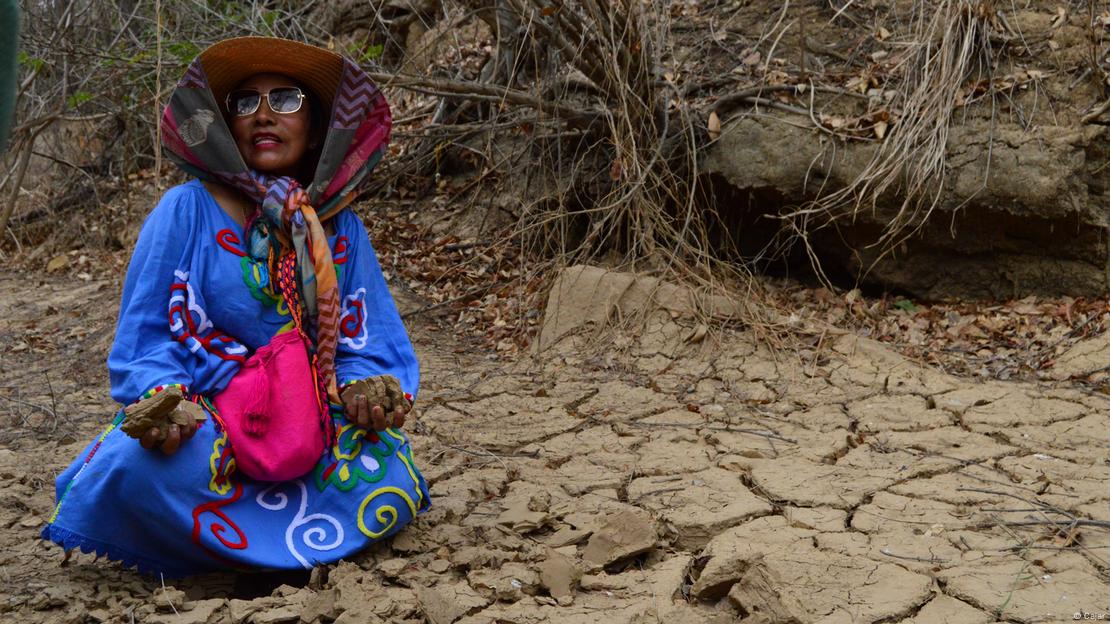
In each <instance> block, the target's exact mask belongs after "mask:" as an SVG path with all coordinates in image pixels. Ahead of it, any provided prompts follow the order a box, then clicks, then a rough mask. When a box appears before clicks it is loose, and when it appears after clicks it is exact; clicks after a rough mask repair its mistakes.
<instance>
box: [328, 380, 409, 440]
mask: <svg viewBox="0 0 1110 624" xmlns="http://www.w3.org/2000/svg"><path fill="white" fill-rule="evenodd" d="M341 398H342V399H343V405H344V408H345V411H346V413H347V419H348V420H350V421H351V422H353V423H355V424H356V425H358V426H360V427H364V428H370V427H371V426H372V427H373V428H374V431H384V430H386V429H388V428H390V427H397V428H400V427H402V426H403V425H404V424H405V416H407V415H408V412H409V409H411V405H409V402H408V400H407V399H405V396H404V392H403V391H402V390H401V384H400V383H399V382H398V381H397V378H396V377H393V376H392V375H378V376H376V377H370V378H368V379H361V380H359V381H356V382H354V383H352V384H350V385H348V386H347V388H346V389H345V390H343V394H342V396H341Z"/></svg>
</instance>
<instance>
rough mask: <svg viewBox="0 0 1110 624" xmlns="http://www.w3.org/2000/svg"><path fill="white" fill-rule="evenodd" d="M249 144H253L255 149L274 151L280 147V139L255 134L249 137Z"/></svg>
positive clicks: (268, 135)
mask: <svg viewBox="0 0 1110 624" xmlns="http://www.w3.org/2000/svg"><path fill="white" fill-rule="evenodd" d="M251 143H253V144H254V148H255V149H259V150H269V149H276V148H277V147H280V146H281V139H279V138H278V137H277V135H274V134H264V133H260V134H256V135H254V136H252V137H251Z"/></svg>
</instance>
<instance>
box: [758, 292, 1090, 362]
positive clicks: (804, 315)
mask: <svg viewBox="0 0 1110 624" xmlns="http://www.w3.org/2000/svg"><path fill="white" fill-rule="evenodd" d="M775 298H776V299H777V302H778V303H779V304H780V305H781V306H783V308H784V309H789V310H791V314H793V315H794V316H795V318H796V319H797V320H798V321H799V322H802V323H805V322H816V323H825V324H829V325H833V326H836V327H841V328H844V329H849V330H851V331H854V332H856V333H858V334H860V335H862V336H866V337H869V338H872V339H875V340H878V341H880V342H885V343H887V344H889V345H891V346H892V347H894V348H895V349H897V350H898V351H900V352H901V353H903V354H905V355H907V356H909V357H912V358H914V359H917V360H919V361H921V362H923V363H927V364H930V365H933V366H937V367H938V368H940V369H941V370H944V371H945V372H948V373H951V374H954V375H961V376H973V377H980V378H992V379H1001V380H1007V379H1039V378H1044V377H1047V376H1048V371H1049V369H1051V368H1052V366H1053V365H1054V364H1055V363H1056V357H1057V356H1058V355H1059V354H1060V353H1062V352H1063V351H1065V350H1067V349H1068V348H1069V347H1071V346H1072V345H1074V344H1075V343H1076V342H1078V341H1080V340H1082V339H1084V338H1090V337H1092V336H1095V335H1098V334H1101V333H1102V332H1104V331H1106V329H1107V327H1108V326H1110V306H1108V303H1107V301H1106V300H1105V299H1093V300H1091V299H1074V298H1071V297H1060V298H1052V299H1047V298H1046V299H1040V298H1037V297H1026V298H1025V299H1020V300H1017V301H1009V302H1002V303H998V302H953V303H922V302H914V301H911V300H910V299H906V298H904V297H892V296H881V297H878V298H869V297H864V296H863V295H862V294H861V293H860V291H859V290H852V291H850V292H848V293H847V294H837V293H834V292H832V291H831V290H828V289H826V288H816V289H813V288H801V287H796V286H795V287H788V288H782V289H779V290H777V291H776V293H775Z"/></svg>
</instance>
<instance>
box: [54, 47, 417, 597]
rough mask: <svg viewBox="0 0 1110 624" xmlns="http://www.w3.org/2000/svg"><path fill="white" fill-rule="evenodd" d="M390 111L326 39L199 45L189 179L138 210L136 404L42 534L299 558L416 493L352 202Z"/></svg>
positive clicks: (329, 557)
mask: <svg viewBox="0 0 1110 624" xmlns="http://www.w3.org/2000/svg"><path fill="white" fill-rule="evenodd" d="M390 123H391V121H390V115H389V108H388V106H387V104H386V102H385V100H384V98H383V97H382V95H381V94H380V93H379V92H378V90H377V89H376V87H375V86H374V84H373V83H372V82H371V81H370V79H369V78H368V77H367V76H366V74H365V73H364V72H363V71H362V70H361V69H359V67H358V66H357V65H356V64H354V63H353V62H351V61H349V60H347V59H344V58H343V57H341V56H339V55H336V54H334V53H332V52H329V51H327V50H323V49H320V48H315V47H312V46H308V45H304V44H300V43H296V42H292V41H286V40H282V39H270V38H255V37H248V38H241V39H232V40H228V41H223V42H221V43H218V44H216V45H213V46H212V47H210V48H208V49H207V50H205V51H204V52H203V53H201V54H200V56H199V57H198V58H197V60H196V61H194V62H193V64H192V65H191V66H190V67H189V69H188V71H187V72H186V74H185V76H184V78H182V80H181V82H180V83H179V84H178V86H177V88H176V90H175V91H174V93H173V96H172V98H171V100H170V104H169V105H168V106H167V107H166V111H165V114H164V116H163V120H162V133H163V140H164V143H165V147H166V149H167V150H168V152H169V154H170V156H171V157H172V159H173V160H174V162H175V163H176V164H177V165H178V166H180V167H181V168H182V169H183V170H184V171H186V172H187V173H188V174H190V175H192V176H195V177H196V178H197V179H196V180H192V181H190V182H187V183H185V184H182V185H180V186H177V187H175V188H172V189H170V190H169V191H168V192H166V194H165V195H164V196H163V197H162V200H161V201H160V202H159V204H158V206H157V207H156V208H155V209H154V211H153V212H152V213H151V214H150V216H149V217H148V218H147V220H146V222H145V224H144V225H143V229H142V232H141V234H140V235H139V240H138V242H137V244H136V248H135V251H134V254H133V256H132V258H131V263H130V266H129V267H128V271H127V277H126V280H125V283H124V288H123V297H122V303H121V307H120V313H119V323H118V326H117V330H116V338H115V342H114V344H113V346H112V351H111V354H110V355H109V357H108V368H109V371H110V376H111V385H112V397H113V398H114V399H115V400H116V401H118V402H120V403H123V404H124V405H128V406H129V407H127V408H126V409H125V410H121V411H120V412H119V413H118V414H117V415H116V417H115V419H114V420H113V422H112V423H111V424H110V425H109V426H108V427H107V429H106V430H105V431H104V432H103V434H101V435H100V436H98V437H97V438H96V439H95V440H93V441H92V442H91V443H90V445H89V447H88V448H86V449H85V451H83V452H82V453H81V455H80V456H79V457H78V458H77V459H76V460H75V461H74V463H73V464H72V465H71V466H70V467H69V468H68V469H67V470H65V472H63V473H62V474H61V475H60V476H59V477H58V479H57V508H56V510H55V512H54V514H53V516H52V517H51V519H50V522H49V524H48V525H47V526H46V528H45V529H44V530H43V535H44V537H46V538H48V539H51V540H53V541H54V542H57V543H58V544H60V545H62V547H64V548H65V549H67V550H69V549H72V548H80V549H81V550H83V551H86V552H87V551H95V552H96V553H98V554H100V555H107V556H108V557H110V558H112V559H116V560H119V561H122V562H124V563H125V564H127V565H137V566H138V567H139V568H140V569H141V570H144V571H149V572H152V573H163V574H165V575H166V576H184V575H189V574H195V573H199V572H206V571H210V570H217V569H227V568H235V569H251V568H261V569H271V570H272V569H302V568H311V567H312V566H314V565H315V564H317V563H321V562H329V561H334V560H337V559H340V558H342V557H345V556H348V555H351V554H353V553H355V552H358V551H359V550H361V549H363V548H365V547H366V546H367V545H369V544H370V543H372V542H374V541H376V540H379V539H381V538H383V537H386V536H388V535H391V534H393V533H395V532H396V531H398V530H399V529H400V528H401V527H403V526H405V525H406V524H407V523H409V522H410V521H411V520H412V519H413V518H414V517H415V516H416V515H417V513H419V512H420V511H423V510H424V509H425V508H426V507H427V506H428V504H429V500H428V490H427V487H426V485H425V483H424V480H423V477H421V475H420V473H419V471H418V470H417V468H416V465H415V464H414V462H413V458H412V452H411V449H410V446H409V443H408V441H407V439H406V438H405V436H404V435H403V434H402V433H401V432H400V431H399V428H400V426H401V425H402V424H403V422H404V420H405V414H406V413H407V412H408V410H409V409H410V407H411V401H412V397H413V395H414V394H415V393H416V389H417V383H418V381H419V370H418V365H417V361H416V356H415V353H414V352H413V349H412V345H411V343H410V342H409V339H408V336H407V334H406V332H405V329H404V326H403V325H402V323H401V319H400V316H399V315H398V313H397V309H396V307H395V306H394V303H393V300H392V298H391V296H390V293H389V290H388V289H387V287H386V284H385V280H384V279H383V277H382V273H381V269H380V268H379V266H378V262H377V259H376V257H375V253H374V250H373V248H372V247H371V246H370V241H369V239H368V237H367V234H366V230H365V229H364V227H363V224H362V222H361V220H360V219H359V217H358V216H357V215H356V214H355V213H354V212H353V211H352V210H350V209H347V208H346V206H347V205H348V204H349V203H350V201H351V200H352V199H353V198H354V197H355V195H356V194H357V192H358V191H359V190H360V188H361V187H362V186H363V185H364V183H365V182H366V180H367V177H368V174H369V173H370V171H371V170H372V169H373V168H374V166H375V165H376V164H377V163H378V161H379V160H380V159H381V157H382V154H383V153H384V150H385V148H386V144H387V142H388V139H389V130H390ZM135 438H137V440H136V439H135Z"/></svg>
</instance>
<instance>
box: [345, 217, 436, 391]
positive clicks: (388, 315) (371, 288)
mask: <svg viewBox="0 0 1110 624" xmlns="http://www.w3.org/2000/svg"><path fill="white" fill-rule="evenodd" d="M336 232H337V237H336V242H335V261H336V264H337V265H338V266H339V271H340V281H339V284H340V292H341V293H342V295H343V301H342V304H343V305H342V310H343V312H342V315H341V316H340V320H339V345H338V348H337V350H336V357H335V366H336V374H337V377H338V380H337V381H338V382H339V385H340V386H342V385H344V384H346V383H350V382H352V381H357V380H359V379H363V378H366V377H371V376H374V375H393V376H394V377H396V378H397V380H398V381H400V382H401V389H402V390H404V391H405V392H406V393H408V394H411V395H412V396H413V397H415V396H416V392H417V389H418V386H419V384H420V364H419V363H418V362H417V360H416V352H415V351H414V350H413V348H412V342H410V341H409V336H408V333H407V332H406V331H405V326H404V324H402V323H401V315H400V314H398V313H397V306H396V305H395V304H394V303H393V296H392V295H391V294H390V293H389V287H388V286H387V285H386V283H385V277H383V276H382V269H381V267H380V266H379V265H378V258H377V254H375V253H374V248H373V247H372V246H371V245H370V238H369V236H368V235H367V233H366V228H365V227H364V226H363V224H362V220H361V219H360V218H359V217H358V215H356V214H354V212H352V211H351V210H350V209H347V210H344V211H343V212H342V213H340V214H339V215H336Z"/></svg>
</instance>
